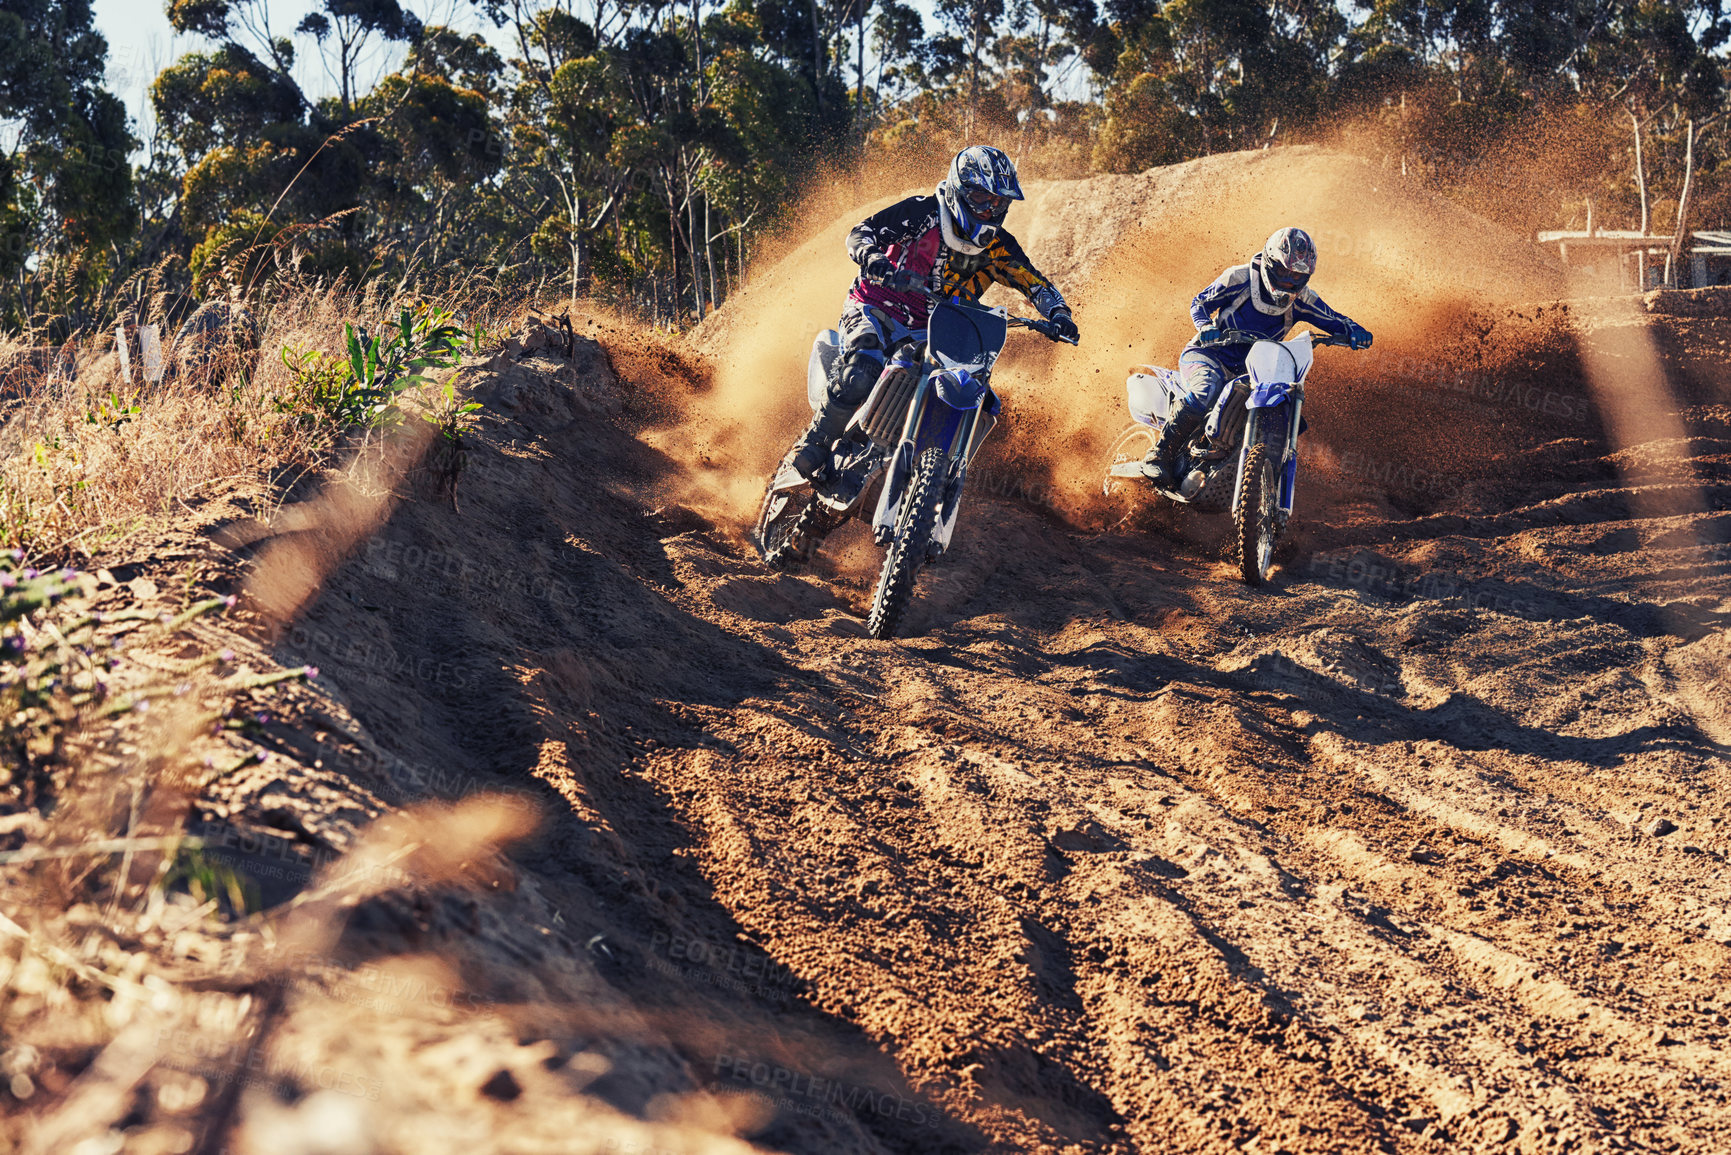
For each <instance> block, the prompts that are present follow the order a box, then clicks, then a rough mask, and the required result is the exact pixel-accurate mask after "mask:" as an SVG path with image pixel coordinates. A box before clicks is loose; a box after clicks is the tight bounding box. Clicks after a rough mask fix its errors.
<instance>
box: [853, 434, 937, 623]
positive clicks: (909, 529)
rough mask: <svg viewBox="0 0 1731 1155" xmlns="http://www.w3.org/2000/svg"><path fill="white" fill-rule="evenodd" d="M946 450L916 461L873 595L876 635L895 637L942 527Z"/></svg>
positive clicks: (931, 452)
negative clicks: (940, 512) (927, 554)
mask: <svg viewBox="0 0 1731 1155" xmlns="http://www.w3.org/2000/svg"><path fill="white" fill-rule="evenodd" d="M947 460H948V459H947V457H946V456H945V454H944V451H943V450H942V449H940V448H938V447H937V446H935V445H934V446H932V447H931V448H930V449H928V450H926V451H925V452H924V453H922V454H920V456H919V460H917V461H916V462H914V475H913V477H912V478H911V479H910V480H909V482H908V492H907V496H906V497H905V498H903V499H902V500H903V504H902V508H901V511H900V513H899V515H898V516H897V518H896V538H895V540H894V541H892V542H891V543H890V548H889V550H888V552H886V553H885V554H884V568H883V572H882V573H881V574H879V575H878V588H877V593H876V594H875V595H874V596H873V597H872V612H871V618H870V619H869V620H868V621H867V622H866V629H867V630H868V631H869V632H870V633H871V636H872V637H874V638H893V637H894V636H895V633H896V627H897V626H898V625H900V624H901V620H902V615H903V614H904V613H906V612H907V608H908V603H909V602H910V601H912V600H913V596H914V578H916V577H917V576H918V575H919V572H920V566H921V565H923V564H924V563H925V560H926V552H927V547H928V546H929V545H930V544H931V540H932V536H933V534H934V533H936V532H937V528H938V506H939V505H940V504H941V503H942V501H943V496H944V480H945V478H944V473H945V469H944V465H945V462H946V461H947Z"/></svg>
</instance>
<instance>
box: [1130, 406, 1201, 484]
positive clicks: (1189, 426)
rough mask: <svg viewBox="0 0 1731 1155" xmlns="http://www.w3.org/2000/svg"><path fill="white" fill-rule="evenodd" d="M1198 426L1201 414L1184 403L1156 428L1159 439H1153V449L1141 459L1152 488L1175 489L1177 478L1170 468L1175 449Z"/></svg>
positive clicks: (1179, 447)
mask: <svg viewBox="0 0 1731 1155" xmlns="http://www.w3.org/2000/svg"><path fill="white" fill-rule="evenodd" d="M1201 425H1202V413H1201V412H1200V411H1198V410H1195V409H1192V408H1190V407H1189V406H1185V407H1184V408H1182V409H1179V410H1178V411H1177V412H1176V413H1174V414H1172V416H1171V417H1170V418H1168V419H1167V421H1166V425H1165V426H1164V427H1163V428H1162V429H1161V430H1160V439H1159V440H1158V441H1156V442H1154V448H1152V449H1150V450H1149V451H1148V456H1146V457H1144V458H1143V459H1142V476H1143V477H1146V478H1147V479H1148V480H1149V481H1151V482H1153V483H1154V487H1155V488H1156V489H1176V488H1177V487H1178V479H1177V478H1176V477H1174V476H1173V475H1172V474H1173V470H1174V469H1175V468H1176V467H1177V465H1178V451H1179V450H1180V449H1183V448H1184V443H1185V442H1186V441H1189V440H1190V438H1191V437H1192V436H1193V435H1194V434H1195V432H1196V430H1197V429H1198V428H1200V427H1201Z"/></svg>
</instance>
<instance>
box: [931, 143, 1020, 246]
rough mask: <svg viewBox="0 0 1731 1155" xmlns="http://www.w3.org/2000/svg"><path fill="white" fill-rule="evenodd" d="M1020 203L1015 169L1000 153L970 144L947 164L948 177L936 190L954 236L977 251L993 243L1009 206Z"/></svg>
mask: <svg viewBox="0 0 1731 1155" xmlns="http://www.w3.org/2000/svg"><path fill="white" fill-rule="evenodd" d="M1021 199H1022V185H1021V182H1019V181H1017V180H1016V166H1015V164H1014V163H1013V162H1012V161H1011V160H1010V158H1009V157H1008V156H1007V155H1005V153H1004V150H1003V149H999V148H993V147H992V146H990V145H986V144H971V145H969V146H968V147H967V148H964V149H963V150H962V151H961V152H958V153H957V154H956V159H954V160H952V161H951V162H950V172H949V175H948V176H946V177H945V178H944V183H943V184H941V185H939V186H938V200H939V202H940V203H941V204H942V205H943V207H944V211H945V212H946V213H947V214H948V215H949V218H950V224H951V226H952V227H953V228H954V229H955V232H956V235H957V236H958V237H960V238H961V239H962V240H963V241H965V242H967V243H968V244H970V245H975V246H978V247H980V248H984V247H985V246H987V245H989V244H991V243H992V238H993V237H995V236H997V235H998V229H999V228H1001V227H1002V226H1003V223H1004V216H1005V214H1007V213H1008V212H1009V211H1010V202H1011V201H1019V200H1021Z"/></svg>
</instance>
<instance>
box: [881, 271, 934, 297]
mask: <svg viewBox="0 0 1731 1155" xmlns="http://www.w3.org/2000/svg"><path fill="white" fill-rule="evenodd" d="M925 283H926V279H925V278H924V277H922V276H920V275H919V274H918V273H916V272H914V271H913V270H912V269H897V270H896V271H895V272H893V273H891V274H890V275H889V276H888V277H887V278H885V280H884V282H883V284H884V288H886V289H889V290H891V291H893V292H897V293H912V292H916V291H918V290H919V289H921V288H923V287H924V286H925Z"/></svg>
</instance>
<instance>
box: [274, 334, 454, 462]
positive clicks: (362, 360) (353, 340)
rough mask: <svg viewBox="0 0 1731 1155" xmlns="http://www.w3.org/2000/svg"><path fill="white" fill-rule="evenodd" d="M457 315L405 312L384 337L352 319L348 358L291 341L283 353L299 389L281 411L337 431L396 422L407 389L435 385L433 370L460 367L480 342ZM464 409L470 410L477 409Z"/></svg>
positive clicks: (346, 340) (347, 340)
mask: <svg viewBox="0 0 1731 1155" xmlns="http://www.w3.org/2000/svg"><path fill="white" fill-rule="evenodd" d="M454 320H455V318H454V316H453V314H452V313H450V312H449V311H448V310H445V309H443V308H440V307H438V306H435V305H423V306H420V307H419V308H413V309H411V308H403V309H402V310H400V311H399V313H398V315H397V318H396V321H395V323H394V324H391V325H387V326H385V329H384V335H383V336H374V335H372V334H370V333H368V331H367V330H366V329H365V328H364V327H363V328H356V327H355V326H354V325H353V324H352V323H349V322H345V323H344V325H343V343H344V353H343V354H342V355H340V356H332V355H330V354H327V353H324V352H320V351H318V350H302V349H298V348H294V347H292V346H289V345H284V346H283V348H282V353H281V357H282V363H283V366H284V367H285V368H287V369H288V371H289V373H290V374H291V387H290V390H289V392H288V393H287V394H286V395H285V396H284V397H282V398H279V400H278V408H279V409H280V410H281V411H283V412H289V413H295V414H300V415H303V416H310V417H313V418H315V419H316V420H318V421H321V422H323V423H325V424H327V425H328V426H330V427H331V428H332V429H333V430H335V431H343V430H348V429H369V430H370V429H379V428H384V427H386V426H389V425H393V424H395V423H396V422H397V421H398V420H400V418H401V411H400V409H399V408H398V406H397V400H398V398H399V397H400V396H401V394H403V393H404V392H406V391H407V390H410V389H413V388H416V387H417V386H420V385H424V384H426V383H428V382H429V381H430V380H431V379H430V378H429V377H427V376H426V373H425V371H426V370H437V369H449V368H453V367H454V366H455V365H456V364H457V361H458V359H459V357H461V355H462V350H463V347H464V346H465V345H467V344H468V343H469V342H470V341H471V340H472V339H473V338H472V337H471V334H470V333H467V332H465V331H464V330H463V328H462V326H460V325H457V324H454V323H453V322H454ZM479 333H480V331H479V330H478V329H477V330H476V331H475V336H477V337H478V336H479ZM446 389H447V391H449V390H450V389H451V386H450V385H447V386H446ZM458 408H460V409H462V412H463V413H468V412H473V409H474V408H475V407H473V406H471V407H468V408H463V407H461V406H459V407H458ZM455 428H456V426H453V430H454V429H455Z"/></svg>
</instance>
